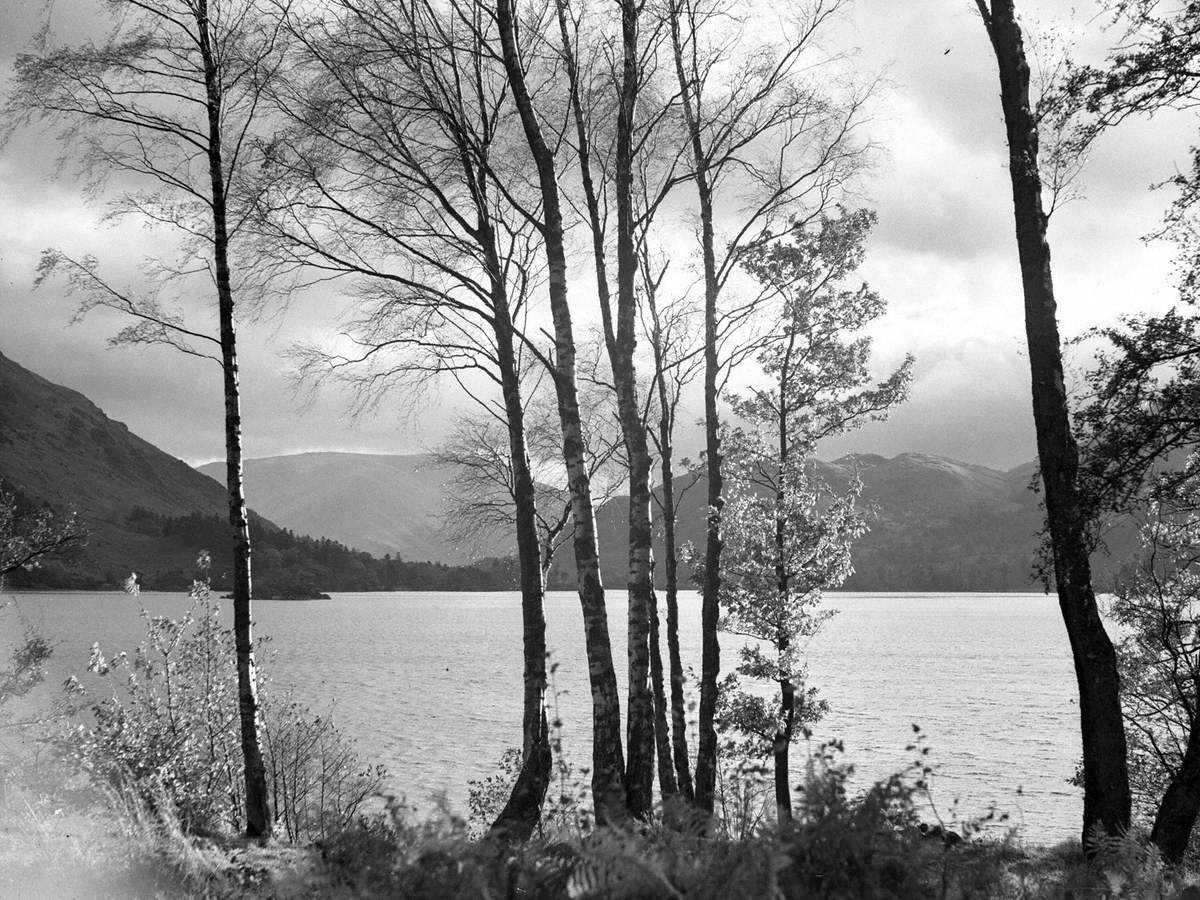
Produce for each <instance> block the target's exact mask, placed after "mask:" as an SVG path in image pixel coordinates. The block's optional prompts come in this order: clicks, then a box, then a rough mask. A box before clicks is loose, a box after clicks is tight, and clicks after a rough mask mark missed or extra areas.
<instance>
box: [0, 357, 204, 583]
mask: <svg viewBox="0 0 1200 900" xmlns="http://www.w3.org/2000/svg"><path fill="white" fill-rule="evenodd" d="M0 479H3V480H4V481H5V482H6V483H7V484H8V485H10V486H11V487H12V488H14V489H15V490H16V492H17V493H18V495H19V496H20V497H21V498H22V499H23V500H25V501H26V502H30V503H36V504H45V505H49V506H51V507H53V508H54V509H56V510H59V511H61V512H66V511H71V510H73V511H75V512H77V513H78V514H79V516H80V518H81V519H82V520H83V521H84V522H85V523H86V524H87V526H88V528H89V529H90V530H91V538H90V540H89V542H88V546H87V548H86V549H85V550H84V551H83V552H82V553H81V554H80V556H79V557H78V559H76V560H75V561H74V563H73V564H72V565H71V566H70V569H71V572H72V577H71V579H69V581H70V583H72V584H78V585H79V586H85V585H88V586H98V585H99V584H104V585H107V586H115V585H117V584H119V583H120V579H121V578H123V577H124V576H126V575H128V574H129V572H131V571H135V570H136V571H139V572H141V571H151V570H159V569H179V570H181V571H182V570H188V571H190V568H191V561H192V560H194V558H195V555H196V550H197V549H199V548H194V547H181V546H178V545H177V544H176V543H175V542H173V541H169V540H162V539H160V538H158V537H155V536H152V535H147V534H142V533H140V532H139V531H137V530H135V528H134V527H133V525H132V523H131V522H130V515H131V513H132V512H133V510H134V509H135V508H141V509H145V510H149V511H150V512H152V513H155V514H158V515H165V516H180V515H187V514H191V513H204V514H216V515H221V514H224V513H225V512H226V510H227V506H226V501H225V491H224V489H223V488H222V486H221V485H220V484H218V483H217V482H215V481H213V479H211V478H209V477H208V476H207V475H203V474H201V473H200V472H197V471H196V470H195V469H193V468H192V467H191V466H189V465H188V464H187V463H185V462H183V460H180V459H176V458H175V457H173V456H170V455H169V454H166V453H164V452H163V451H161V450H159V449H158V448H157V447H155V446H154V445H153V444H150V443H149V442H147V441H144V440H142V439H141V438H140V437H138V436H137V435H136V434H133V433H132V432H131V431H130V430H129V429H128V428H127V427H126V426H125V425H124V424H122V423H121V422H117V421H114V420H112V419H110V418H108V416H106V415H104V413H103V412H101V411H100V409H99V408H98V407H97V406H96V405H95V404H94V403H92V402H91V401H90V400H88V399H87V398H86V397H85V396H83V395H82V394H80V393H78V392H77V391H73V390H70V389H69V388H65V387H62V386H61V385H57V384H53V383H52V382H50V381H47V380H46V379H44V378H42V377H41V376H39V375H36V374H34V373H33V372H30V371H29V370H28V369H26V368H24V367H22V366H20V365H18V364H17V363H16V362H14V361H13V360H11V359H9V358H8V357H6V356H3V355H0Z"/></svg>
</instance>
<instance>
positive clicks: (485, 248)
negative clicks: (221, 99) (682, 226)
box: [262, 0, 586, 840]
mask: <svg viewBox="0 0 1200 900" xmlns="http://www.w3.org/2000/svg"><path fill="white" fill-rule="evenodd" d="M290 28H291V30H292V32H293V34H294V35H295V39H296V40H297V41H298V42H299V43H301V44H302V45H303V47H304V57H303V68H304V72H306V73H307V74H308V76H309V77H307V78H305V79H303V80H301V81H299V82H297V83H296V85H295V86H294V88H293V89H292V91H291V92H290V93H289V94H288V95H287V96H283V97H281V98H280V100H281V103H282V105H284V106H285V107H286V108H288V109H290V110H292V111H293V114H294V116H295V118H296V130H295V138H296V140H295V142H294V147H292V148H289V147H287V146H284V145H283V142H281V143H280V146H278V147H277V148H275V156H274V157H273V165H274V168H275V174H274V175H273V176H272V177H273V188H272V191H271V193H270V195H269V196H270V202H269V203H268V204H266V205H265V206H264V208H263V210H262V212H263V220H264V222H266V223H268V224H267V225H266V226H265V227H266V229H267V230H268V231H270V232H271V239H272V240H273V242H274V244H275V247H276V252H277V253H278V254H280V258H281V259H282V260H283V261H284V264H286V265H290V266H294V267H296V268H297V269H298V270H300V271H303V272H305V273H307V276H306V277H308V278H310V279H312V280H324V279H326V278H338V279H349V280H350V281H351V283H352V284H353V288H352V291H353V293H355V294H356V295H357V298H358V302H357V303H356V305H355V308H354V309H355V311H354V312H352V313H351V314H350V316H349V320H348V321H347V322H346V323H345V324H346V329H345V330H346V332H347V334H348V335H349V337H350V340H349V345H348V346H345V347H342V348H338V347H337V346H332V347H317V348H309V350H307V351H305V352H303V353H302V354H301V359H302V364H301V368H302V370H303V371H304V372H305V374H306V375H308V376H309V377H311V378H313V379H315V381H316V382H317V383H319V382H320V381H322V380H326V379H332V380H334V381H341V382H343V383H346V384H349V385H351V387H352V389H353V390H354V391H355V393H356V397H357V402H358V404H359V406H358V408H360V409H365V408H367V407H370V406H371V405H373V404H376V403H378V402H382V398H383V397H385V396H388V389H389V388H391V387H400V386H402V387H403V388H404V389H405V390H406V391H407V392H408V396H409V397H411V396H413V391H414V389H415V388H419V387H420V386H421V385H424V384H426V383H428V382H429V380H430V379H435V378H437V379H450V380H453V381H454V382H455V383H456V384H457V385H458V386H459V388H460V389H461V390H463V391H464V392H465V393H466V394H467V395H468V396H470V397H471V398H473V399H474V400H475V401H476V402H477V403H478V404H479V406H480V408H481V410H482V411H483V414H484V415H485V416H486V417H488V419H489V420H490V421H492V422H494V423H496V424H497V425H498V426H500V428H501V429H502V430H503V432H504V435H505V437H504V440H505V442H506V444H507V446H506V449H505V450H503V451H500V450H499V448H495V447H493V448H492V450H491V451H484V452H492V453H493V456H492V458H491V462H490V463H489V464H488V465H487V466H485V467H484V469H485V470H487V471H488V472H490V473H491V474H490V475H486V476H485V477H492V476H495V475H498V476H499V477H500V478H502V479H503V480H504V482H505V490H506V491H507V492H508V494H509V497H508V499H510V500H511V503H512V508H513V512H514V515H513V516H512V517H511V518H510V519H509V521H510V522H511V523H513V524H515V530H516V544H517V556H518V560H519V566H520V576H521V591H522V621H523V648H524V649H523V655H524V664H523V685H524V711H523V725H522V748H523V752H522V767H521V771H520V774H519V777H518V779H517V782H516V784H515V785H514V788H513V792H512V795H511V797H510V799H509V803H508V804H507V805H506V807H505V808H504V810H503V811H502V812H501V814H500V816H499V818H498V819H497V821H496V822H495V823H494V826H493V830H494V832H496V833H497V834H500V835H502V836H504V837H507V838H513V839H517V840H521V839H524V838H526V837H528V836H529V835H530V834H531V833H532V831H533V829H534V828H535V827H536V825H537V823H538V821H539V819H540V810H541V805H542V801H543V798H544V796H545V792H546V789H547V786H548V783H549V776H550V766H551V758H550V754H551V748H550V740H549V732H548V723H547V718H546V712H545V692H546V668H545V658H546V645H545V617H544V616H545V614H544V609H543V604H544V593H545V572H544V568H543V563H544V560H545V552H544V543H543V540H542V536H540V535H539V522H540V521H544V520H543V519H541V515H542V513H541V512H540V511H539V508H538V497H537V488H536V485H535V482H534V471H533V463H532V461H531V452H530V442H529V429H528V428H527V424H526V414H527V406H528V397H527V396H526V394H525V388H526V385H527V384H528V383H530V382H531V381H532V382H536V380H537V378H536V373H535V371H534V370H535V369H542V368H544V369H546V370H547V371H551V370H552V368H553V366H554V365H555V363H554V362H553V361H552V360H551V357H550V354H548V353H547V352H546V351H545V350H544V348H541V347H540V346H539V344H538V341H537V340H536V338H533V337H530V336H529V334H528V329H527V326H526V317H527V316H528V315H529V311H530V305H531V304H532V303H533V301H534V298H535V296H536V294H537V292H538V290H539V289H540V287H541V286H542V283H543V280H544V267H543V265H542V263H541V262H540V258H541V253H542V249H541V246H542V236H541V234H540V233H539V232H538V229H537V228H536V227H535V225H534V222H533V213H532V210H534V209H536V207H537V205H538V195H537V191H536V188H534V187H533V186H531V185H530V184H529V182H528V180H527V178H526V177H525V175H524V173H523V172H522V171H521V165H522V162H521V161H520V159H519V153H518V152H517V151H518V150H519V149H520V143H519V141H520V135H519V132H518V131H517V129H516V121H515V120H516V115H515V111H514V109H513V106H512V103H513V94H512V92H511V90H510V85H509V82H508V77H507V74H506V72H505V69H504V67H503V65H502V64H501V63H500V62H499V60H498V58H496V57H495V56H494V55H493V54H492V49H493V48H494V46H495V44H496V42H497V40H498V37H497V34H496V30H495V29H496V26H495V24H494V22H493V21H492V19H491V17H490V16H488V15H487V14H486V12H485V10H484V9H483V8H482V7H481V6H479V5H478V4H452V5H450V6H448V7H440V6H436V5H435V4H432V3H427V2H424V0H408V2H402V3H383V2H376V0H361V2H360V0H342V2H340V3H338V4H336V5H335V6H333V7H332V10H331V12H330V13H329V14H327V15H325V16H315V17H310V18H306V19H294V20H292V22H291V25H290ZM497 395H498V396H497ZM501 459H502V462H501ZM475 461H476V462H478V459H476V460H475ZM497 464H499V465H500V466H501V470H499V471H498V470H496V469H495V465H497ZM475 471H477V472H478V471H483V470H481V469H479V468H476V469H475ZM585 477H586V472H585ZM547 512H548V513H549V514H550V515H553V514H554V513H553V510H552V509H551V510H548V511H547ZM561 527H562V526H561V525H560V526H559V528H561Z"/></svg>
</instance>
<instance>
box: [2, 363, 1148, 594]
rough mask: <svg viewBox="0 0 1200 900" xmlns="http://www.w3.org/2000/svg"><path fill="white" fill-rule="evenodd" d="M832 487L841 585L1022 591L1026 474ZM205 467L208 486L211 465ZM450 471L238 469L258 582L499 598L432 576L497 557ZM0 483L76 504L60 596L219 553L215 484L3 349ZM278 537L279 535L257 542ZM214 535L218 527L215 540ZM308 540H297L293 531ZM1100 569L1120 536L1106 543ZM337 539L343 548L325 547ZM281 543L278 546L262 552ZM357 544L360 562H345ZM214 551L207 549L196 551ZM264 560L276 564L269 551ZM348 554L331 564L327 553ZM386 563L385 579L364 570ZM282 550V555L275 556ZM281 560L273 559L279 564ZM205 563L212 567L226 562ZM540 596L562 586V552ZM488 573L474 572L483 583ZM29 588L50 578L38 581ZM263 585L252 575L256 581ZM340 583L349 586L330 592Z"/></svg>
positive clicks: (293, 464)
mask: <svg viewBox="0 0 1200 900" xmlns="http://www.w3.org/2000/svg"><path fill="white" fill-rule="evenodd" d="M818 466H819V468H820V470H821V473H822V474H823V475H824V477H826V478H827V479H828V480H830V481H831V482H833V483H837V482H839V481H844V480H845V479H846V478H848V477H850V474H851V471H852V470H854V469H857V471H858V472H859V473H860V475H861V477H862V480H863V483H864V492H863V493H864V498H865V500H866V501H867V502H869V503H871V504H872V505H873V506H874V508H875V510H876V515H875V517H874V519H873V520H872V524H871V531H870V533H869V534H867V535H866V536H865V537H864V538H862V539H861V541H859V543H858V545H857V547H856V549H855V568H856V573H855V575H854V576H853V578H852V579H851V580H850V581H849V582H848V583H847V585H846V587H847V588H850V589H858V590H910V591H921V590H1028V589H1030V588H1032V587H1033V586H1034V582H1033V579H1032V570H1033V560H1034V556H1035V550H1036V546H1037V532H1038V529H1039V527H1040V523H1041V514H1040V512H1039V509H1038V497H1037V495H1036V494H1035V493H1033V492H1032V491H1030V490H1029V484H1030V481H1031V479H1032V476H1033V473H1034V469H1033V466H1032V465H1025V466H1021V467H1018V468H1016V469H1013V470H1011V471H1008V472H1001V471H997V470H995V469H989V468H987V467H985V466H977V465H970V464H968V463H963V462H958V461H956V460H952V459H946V458H944V457H939V456H933V455H930V454H923V453H904V454H901V455H899V456H896V457H893V458H890V459H888V458H885V457H881V456H872V455H862V456H857V457H845V458H843V459H839V460H835V461H833V462H829V463H824V462H822V463H818ZM203 468H204V470H205V471H208V472H211V473H212V474H214V475H217V476H220V474H221V465H220V464H219V463H214V464H210V465H208V466H205V467H203ZM453 478H454V473H453V471H450V470H446V469H441V468H438V467H436V466H435V465H433V464H432V461H431V460H430V458H429V457H427V456H422V455H414V456H391V455H372V454H356V453H303V454H297V455H294V456H280V457H271V458H267V459H253V460H249V461H248V462H247V463H246V480H247V489H248V494H249V500H250V502H251V505H252V506H253V508H254V509H256V510H257V511H259V512H261V513H262V514H263V515H264V516H266V517H267V518H266V519H259V518H257V517H253V519H252V521H253V525H252V528H253V529H254V530H256V531H258V532H259V534H260V536H261V537H262V538H263V539H264V541H265V543H263V542H260V543H263V547H262V549H263V550H264V554H263V555H261V556H260V557H259V565H257V566H256V573H257V574H258V575H259V576H264V577H266V578H267V579H268V581H269V579H270V578H271V577H275V578H280V579H281V578H283V577H284V576H285V574H286V571H287V570H288V569H290V570H291V571H292V573H293V574H295V573H297V572H299V573H301V574H303V581H304V583H306V584H309V583H311V584H312V585H314V586H317V587H321V588H322V589H325V590H337V589H371V588H372V587H373V586H375V585H378V586H385V585H392V584H402V585H412V586H417V585H421V586H436V585H443V586H450V585H459V584H462V585H465V584H472V585H475V584H479V585H483V584H489V583H492V582H495V586H496V587H501V586H503V585H504V584H508V583H509V582H510V581H511V572H507V571H506V570H504V567H503V566H499V567H498V566H497V565H496V564H495V563H489V565H488V566H487V567H485V568H484V569H479V570H475V569H472V570H465V571H463V572H461V573H457V572H451V571H449V570H447V571H443V570H444V569H445V568H446V566H447V565H450V566H451V567H453V566H455V565H462V564H464V563H468V562H470V561H471V560H472V559H475V558H480V557H503V556H508V555H510V554H511V552H512V549H511V547H510V546H509V545H508V542H507V539H506V538H505V536H503V535H501V536H499V537H498V538H497V539H496V540H495V541H494V542H493V543H492V544H491V545H490V546H484V547H456V546H452V545H450V543H449V542H448V541H447V539H446V538H445V536H444V534H443V533H442V532H441V527H440V526H441V517H442V505H443V500H444V497H445V496H446V494H447V489H448V484H449V483H450V482H451V481H452V479H453ZM0 479H3V481H4V482H5V483H6V484H8V485H10V486H11V487H12V488H14V489H15V490H16V491H17V493H18V494H19V496H20V497H21V498H22V499H23V500H24V501H25V502H27V503H34V504H48V505H50V506H52V507H54V508H56V509H59V510H60V511H66V510H69V509H74V510H75V511H77V512H78V513H79V514H80V516H81V517H82V518H83V519H84V521H85V522H86V523H87V524H88V526H89V527H90V528H91V530H92V538H91V541H90V543H89V545H88V547H87V548H86V550H84V551H83V552H82V554H81V555H80V556H79V558H78V559H76V560H75V561H74V562H73V563H72V564H71V565H70V566H69V567H68V568H67V569H65V570H61V571H60V570H54V569H52V570H50V571H48V572H43V573H42V577H49V576H52V578H51V581H52V582H53V583H55V584H57V585H59V586H68V585H74V586H80V587H83V586H98V585H105V586H116V585H118V584H119V583H120V581H121V579H122V578H123V577H124V576H126V575H128V573H129V572H130V571H138V572H140V573H144V575H145V576H146V577H148V578H149V579H151V580H155V579H157V580H158V582H159V583H162V584H167V583H170V584H176V583H180V582H181V581H182V580H184V579H185V578H186V577H188V575H189V574H190V572H191V563H192V560H193V559H194V558H195V554H196V551H197V550H198V549H201V548H199V547H197V546H195V544H196V541H197V540H198V539H199V538H200V536H201V535H205V534H213V535H214V536H213V537H209V538H205V540H206V541H207V542H208V543H212V544H214V545H215V546H219V538H217V537H215V534H216V533H217V532H214V531H213V530H212V529H211V528H209V526H205V528H204V529H201V530H200V531H196V529H194V528H192V527H191V526H188V525H186V524H181V523H182V522H183V520H188V521H196V520H195V517H197V516H199V517H203V518H204V519H207V520H210V521H212V522H217V523H219V521H220V519H221V518H223V516H224V514H225V494H224V490H223V487H222V485H221V484H219V483H218V482H217V481H216V480H214V479H213V478H210V477H209V476H208V475H206V474H204V472H202V471H197V470H195V469H193V468H191V467H190V466H188V465H187V464H186V463H184V462H183V461H181V460H178V459H175V458H174V457H171V456H170V455H168V454H166V453H163V452H162V451H160V450H159V449H158V448H156V447H154V446H153V445H151V444H150V443H148V442H146V441H144V440H142V439H141V438H139V437H138V436H137V435H135V434H133V433H131V432H130V431H129V429H128V428H126V427H125V426H124V425H123V424H121V423H120V422H116V421H113V420H112V419H109V418H108V417H107V416H105V415H104V413H103V412H102V411H101V410H100V409H99V408H97V407H96V405H95V404H93V403H92V402H91V401H90V400H88V399H87V398H86V397H84V396H83V395H82V394H80V393H78V392H76V391H72V390H69V389H67V388H64V387H61V386H59V385H55V384H52V383H51V382H49V381H47V380H45V379H44V378H41V377H39V376H37V375H35V374H34V373H32V372H30V371H28V370H27V369H25V368H23V367H21V366H20V365H18V364H17V363H15V362H14V361H12V360H10V359H8V358H6V357H4V356H3V355H0ZM625 510H626V503H625V499H624V498H622V497H617V498H616V499H615V500H613V501H612V502H611V503H610V504H609V505H608V506H607V507H605V508H604V509H602V510H600V512H599V513H598V515H597V527H598V534H599V539H600V543H601V558H602V560H603V561H604V563H605V572H604V575H605V580H606V582H607V583H608V584H609V585H613V586H619V585H622V584H623V583H624V579H625V562H624V556H625V554H624V546H625V529H626V526H625V515H626V513H625ZM272 522H277V523H279V525H281V526H284V527H285V528H286V529H288V530H289V533H288V535H287V536H281V537H279V539H278V540H275V539H272V540H265V539H266V538H267V537H268V536H269V535H270V534H274V533H276V532H279V530H280V529H279V528H278V527H277V526H276V525H273V524H272ZM703 527H704V492H703V486H702V485H697V486H696V487H695V488H693V489H692V490H690V491H688V492H687V493H686V494H685V495H684V497H683V500H682V502H681V508H680V529H679V530H680V538H681V541H688V540H690V541H693V542H695V543H696V544H700V543H702V541H703ZM219 528H220V526H219V525H218V526H217V531H218V532H219ZM306 534H307V535H312V536H313V537H314V538H315V539H316V540H315V541H312V542H308V543H306V542H305V540H306V539H303V538H301V537H299V536H302V535H306ZM1115 543H1116V544H1117V549H1118V552H1117V553H1116V554H1115V555H1114V557H1113V559H1111V560H1109V559H1105V558H1103V557H1099V558H1097V560H1096V562H1097V567H1098V569H1099V570H1100V581H1099V582H1098V584H1099V585H1101V586H1102V585H1103V584H1104V581H1103V579H1104V577H1105V570H1106V569H1111V568H1112V567H1113V566H1114V561H1119V560H1120V559H1121V558H1122V557H1123V553H1124V551H1125V550H1127V549H1128V548H1129V546H1130V545H1131V542H1130V540H1129V535H1128V534H1126V535H1125V536H1124V538H1122V537H1121V535H1118V538H1117V540H1116V541H1115ZM334 544H344V545H346V547H343V548H341V549H337V548H336V547H334V546H333V545H334ZM276 545H278V546H276ZM347 548H354V549H356V550H357V551H359V553H357V554H354V553H350V552H349V550H348V549H347ZM210 549H211V548H210ZM268 550H271V551H274V550H278V551H279V553H278V554H276V553H274V552H267V551H268ZM343 550H345V551H346V552H344V553H343V552H342V551H343ZM366 554H373V555H374V556H375V557H384V556H385V555H387V556H390V557H391V558H392V560H393V562H392V563H391V564H390V565H391V569H390V570H389V569H387V568H386V567H384V568H379V569H378V570H377V567H376V566H375V562H376V561H378V562H379V563H380V564H383V563H384V562H385V561H384V560H382V559H379V560H372V559H371V558H370V557H369V556H367V555H366ZM276 556H279V557H280V559H278V560H277V559H276ZM284 558H286V559H287V560H288V562H287V564H286V565H279V563H280V562H281V561H282V560H283V559H284ZM399 560H429V561H431V562H433V563H435V564H440V565H441V567H442V568H441V569H436V570H435V569H428V570H419V571H418V570H416V569H413V570H411V571H409V570H404V571H403V572H402V571H400V570H399V569H398V568H397V563H398V562H399ZM214 563H215V564H217V565H218V566H222V565H224V563H223V554H220V553H215V554H214ZM555 570H556V571H555V573H554V581H553V583H554V585H555V586H556V587H561V586H568V585H569V584H570V583H571V581H572V570H573V567H572V565H571V560H570V559H569V553H567V552H564V553H563V554H562V556H561V557H560V559H559V560H558V564H557V565H556V566H555ZM481 572H485V573H486V574H480V573H481ZM44 583H47V584H48V583H51V582H49V581H47V582H44ZM267 583H268V582H264V581H263V580H262V578H260V579H259V584H260V585H263V586H264V587H265V586H266V584H267ZM339 584H345V585H346V587H342V588H339V587H338V585H339Z"/></svg>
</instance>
